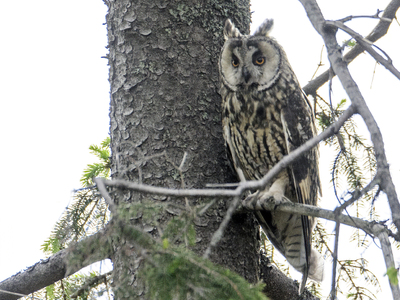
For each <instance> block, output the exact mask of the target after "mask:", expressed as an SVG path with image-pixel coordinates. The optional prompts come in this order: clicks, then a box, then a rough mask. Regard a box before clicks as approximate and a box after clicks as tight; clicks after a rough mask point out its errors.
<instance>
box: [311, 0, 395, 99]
mask: <svg viewBox="0 0 400 300" xmlns="http://www.w3.org/2000/svg"><path fill="white" fill-rule="evenodd" d="M399 7H400V0H392V1H391V2H390V3H389V4H388V5H387V6H386V8H385V11H384V12H383V14H382V17H381V19H380V21H379V22H378V24H377V25H376V26H375V28H374V29H373V30H372V31H371V32H370V33H369V34H368V35H367V36H366V37H365V39H366V40H368V41H371V42H372V43H375V42H376V41H377V40H379V39H380V38H381V37H383V36H384V35H385V34H386V33H387V32H388V29H389V27H390V24H391V22H388V21H387V20H390V21H393V19H394V18H395V17H396V12H397V10H398V9H399ZM363 52H364V48H363V47H362V46H361V45H359V44H357V45H356V46H354V47H353V48H352V49H351V50H350V51H349V52H348V53H347V54H346V55H345V56H344V57H343V61H344V62H346V63H347V64H349V63H350V62H352V61H353V60H354V59H355V58H356V57H357V56H358V55H360V54H361V53H363ZM329 78H330V77H329V70H326V71H325V72H324V73H322V74H321V75H319V76H318V77H317V78H315V79H314V80H312V81H310V82H309V83H308V84H306V85H305V86H304V87H303V90H304V92H305V93H306V94H307V95H310V94H315V93H316V91H317V90H318V89H319V88H320V87H321V86H322V85H324V84H325V83H326V82H327V81H328V80H329Z"/></svg>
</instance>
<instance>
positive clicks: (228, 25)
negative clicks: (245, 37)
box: [224, 19, 242, 40]
mask: <svg viewBox="0 0 400 300" xmlns="http://www.w3.org/2000/svg"><path fill="white" fill-rule="evenodd" d="M241 36H242V34H241V33H240V31H239V29H237V28H236V27H235V24H233V23H232V21H231V20H230V19H227V20H226V21H225V27H224V37H225V40H227V39H229V38H238V37H241Z"/></svg>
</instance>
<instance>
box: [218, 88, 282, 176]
mask: <svg viewBox="0 0 400 300" xmlns="http://www.w3.org/2000/svg"><path fill="white" fill-rule="evenodd" d="M223 111H224V112H223V125H224V127H226V129H225V130H228V131H229V132H228V134H226V135H227V136H225V138H226V139H227V138H228V139H230V141H228V145H230V147H231V148H233V149H231V152H232V154H233V155H235V156H236V159H237V163H239V164H240V166H239V167H240V168H241V169H242V170H243V173H244V175H245V177H246V179H248V180H253V179H260V178H262V177H263V176H264V175H265V174H266V173H267V172H268V170H270V169H271V168H272V167H273V166H274V165H275V164H276V163H277V162H278V161H279V160H280V159H282V157H283V156H284V155H286V154H287V149H286V142H285V135H284V131H283V126H282V122H281V106H280V103H279V102H277V101H274V100H273V99H271V100H268V99H265V95H262V94H261V93H258V94H255V95H252V94H250V95H244V94H241V93H237V92H236V93H235V92H232V93H228V94H227V95H226V98H225V99H224V101H223Z"/></svg>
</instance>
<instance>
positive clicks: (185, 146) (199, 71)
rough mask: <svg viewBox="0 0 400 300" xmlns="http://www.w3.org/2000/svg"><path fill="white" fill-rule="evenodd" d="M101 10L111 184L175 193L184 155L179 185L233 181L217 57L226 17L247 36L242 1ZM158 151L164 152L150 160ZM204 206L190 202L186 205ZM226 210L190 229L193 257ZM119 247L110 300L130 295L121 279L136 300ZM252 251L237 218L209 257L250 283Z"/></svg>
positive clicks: (123, 1)
mask: <svg viewBox="0 0 400 300" xmlns="http://www.w3.org/2000/svg"><path fill="white" fill-rule="evenodd" d="M107 4H108V6H109V12H108V15H107V28H108V40H109V51H110V52H109V65H110V77H109V80H110V84H111V109H110V122H111V123H110V134H111V148H112V172H113V175H112V177H113V178H114V179H115V178H122V179H128V180H132V181H139V182H143V183H146V184H151V185H154V186H163V187H171V188H177V187H181V186H182V183H181V178H180V175H179V172H178V170H177V169H176V167H174V166H173V164H175V165H177V166H179V165H180V164H181V160H182V157H183V156H184V153H185V152H186V153H187V158H186V160H185V163H184V166H183V175H184V184H185V187H189V188H191V187H197V188H204V187H205V185H206V184H207V183H225V182H232V181H234V180H235V178H234V177H232V172H231V170H230V169H229V167H228V164H227V161H226V155H225V147H224V143H223V138H222V130H221V112H220V106H221V105H220V104H221V99H220V96H219V94H218V89H219V84H218V56H219V52H220V49H221V47H222V43H223V31H222V29H223V24H224V22H225V20H226V19H227V18H231V19H232V20H234V22H235V24H238V26H239V27H240V29H241V31H242V32H247V33H248V31H249V23H250V11H249V0H235V1H224V0H219V1H210V2H208V1H200V2H199V1H164V0H154V1H147V0H139V1H131V0H117V1H111V0H110V1H108V3H107ZM163 152H165V153H166V154H165V155H161V156H157V157H155V155H160V154H161V153H163ZM171 162H173V164H172V163H171ZM114 196H115V201H116V202H117V203H122V202H126V201H128V202H134V201H142V200H143V199H145V198H146V197H147V198H146V199H148V197H150V196H149V195H139V194H136V193H133V192H128V191H118V192H114ZM153 198H154V201H160V200H165V199H160V197H155V196H153ZM209 200H210V199H189V201H190V204H191V205H194V204H198V203H202V202H204V201H209ZM168 201H177V202H178V203H181V202H182V201H183V200H178V199H168ZM226 204H227V203H225V201H222V200H220V201H219V202H217V205H215V207H214V208H213V209H211V210H209V211H208V212H207V213H206V215H205V216H203V217H202V218H201V219H200V220H198V222H195V223H196V224H195V225H196V233H197V235H196V238H197V243H196V246H195V247H194V251H196V252H197V253H198V254H199V255H202V254H203V253H204V251H205V249H206V248H207V246H208V245H209V242H210V238H211V236H212V234H213V233H214V232H215V231H216V230H217V228H218V226H219V224H220V222H221V221H222V218H223V216H224V214H225V211H226V208H227V205H226ZM169 217H170V216H169V214H168V213H165V214H164V215H160V216H157V218H158V220H157V224H158V226H161V227H162V225H163V224H165V222H166V221H167V220H168V218H169ZM135 222H136V223H135V224H136V225H138V226H141V227H142V228H143V229H145V230H147V231H148V232H151V233H153V234H156V232H157V230H155V229H154V227H153V224H148V222H147V223H146V221H145V220H141V219H138V220H136V221H135ZM125 243H126V241H121V240H119V241H118V243H116V244H115V249H116V251H115V254H114V255H113V257H112V261H113V264H114V284H115V286H116V289H115V292H116V299H127V298H130V297H131V296H128V294H129V291H127V290H125V291H122V290H121V289H118V287H120V286H122V281H124V282H125V280H126V282H129V284H130V285H131V286H132V287H134V288H136V289H135V290H134V291H135V293H136V294H137V295H139V296H141V295H145V288H144V285H143V283H142V282H140V279H138V278H137V276H136V272H137V268H138V267H139V265H140V264H138V263H137V262H138V261H140V259H139V255H140V254H139V253H138V251H130V249H134V248H133V246H132V245H126V244H125ZM127 249H128V250H129V251H127ZM258 249H259V245H258V228H257V226H256V223H255V221H254V219H253V216H252V215H251V214H241V215H238V216H235V217H234V219H233V220H232V221H231V222H230V224H229V226H228V229H227V231H226V232H225V234H224V238H223V239H222V241H221V242H220V243H219V246H218V247H217V248H216V249H215V250H214V251H213V253H212V254H211V256H210V259H211V260H212V261H214V262H216V263H218V264H220V265H223V266H225V267H227V268H229V269H231V270H233V271H236V272H237V273H239V274H240V275H242V276H244V277H245V278H246V279H247V280H248V281H249V282H253V283H255V282H257V280H258V274H259V263H258ZM127 253H128V254H129V261H127V258H126V255H127Z"/></svg>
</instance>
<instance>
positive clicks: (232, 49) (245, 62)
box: [220, 37, 281, 91]
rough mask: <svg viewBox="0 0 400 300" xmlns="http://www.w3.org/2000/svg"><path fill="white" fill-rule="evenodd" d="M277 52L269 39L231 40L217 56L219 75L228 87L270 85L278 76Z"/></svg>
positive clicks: (263, 87)
mask: <svg viewBox="0 0 400 300" xmlns="http://www.w3.org/2000/svg"><path fill="white" fill-rule="evenodd" d="M280 62H281V60H280V52H279V49H278V48H277V47H276V46H275V44H274V42H271V39H269V38H252V37H250V38H247V39H246V38H242V39H240V40H237V39H232V41H231V44H228V45H227V47H224V50H223V52H222V55H221V62H220V63H221V65H220V66H221V74H222V77H223V80H224V82H225V83H226V84H227V85H228V86H229V87H230V88H231V89H232V90H235V91H236V90H238V89H248V88H249V87H250V86H254V87H257V89H258V90H261V89H265V88H268V87H270V86H271V85H272V84H273V83H274V82H275V81H276V79H277V77H278V75H279V67H280Z"/></svg>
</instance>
